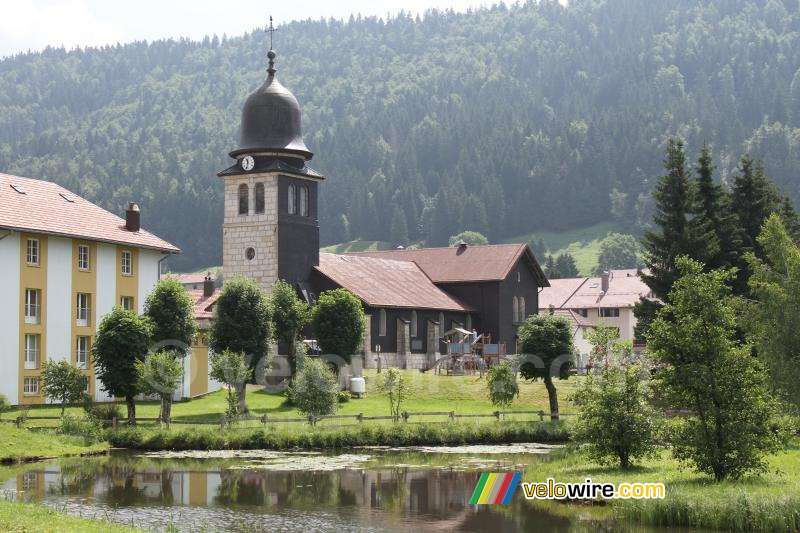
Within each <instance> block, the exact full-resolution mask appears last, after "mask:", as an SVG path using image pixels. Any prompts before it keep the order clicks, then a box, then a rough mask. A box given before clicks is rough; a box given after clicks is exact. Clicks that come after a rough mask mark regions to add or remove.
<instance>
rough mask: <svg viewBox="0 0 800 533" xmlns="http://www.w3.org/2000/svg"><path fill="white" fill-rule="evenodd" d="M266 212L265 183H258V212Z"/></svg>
mask: <svg viewBox="0 0 800 533" xmlns="http://www.w3.org/2000/svg"><path fill="white" fill-rule="evenodd" d="M263 212H264V184H263V183H256V213H263Z"/></svg>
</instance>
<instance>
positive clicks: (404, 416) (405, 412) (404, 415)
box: [403, 411, 409, 422]
mask: <svg viewBox="0 0 800 533" xmlns="http://www.w3.org/2000/svg"><path fill="white" fill-rule="evenodd" d="M408 417H409V414H408V411H403V422H408Z"/></svg>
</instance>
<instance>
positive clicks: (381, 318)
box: [378, 309, 386, 337]
mask: <svg viewBox="0 0 800 533" xmlns="http://www.w3.org/2000/svg"><path fill="white" fill-rule="evenodd" d="M378 335H379V336H381V337H385V336H386V309H381V310H380V311H379V312H378Z"/></svg>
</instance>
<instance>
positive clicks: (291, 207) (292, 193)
mask: <svg viewBox="0 0 800 533" xmlns="http://www.w3.org/2000/svg"><path fill="white" fill-rule="evenodd" d="M286 205H287V207H288V211H289V214H290V215H294V214H295V213H297V187H296V186H295V185H293V184H290V185H289V192H288V194H287V195H286Z"/></svg>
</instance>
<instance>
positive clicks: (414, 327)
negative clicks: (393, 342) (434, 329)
mask: <svg viewBox="0 0 800 533" xmlns="http://www.w3.org/2000/svg"><path fill="white" fill-rule="evenodd" d="M409 329H411V336H412V337H416V336H417V312H416V311H411V328H409Z"/></svg>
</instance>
